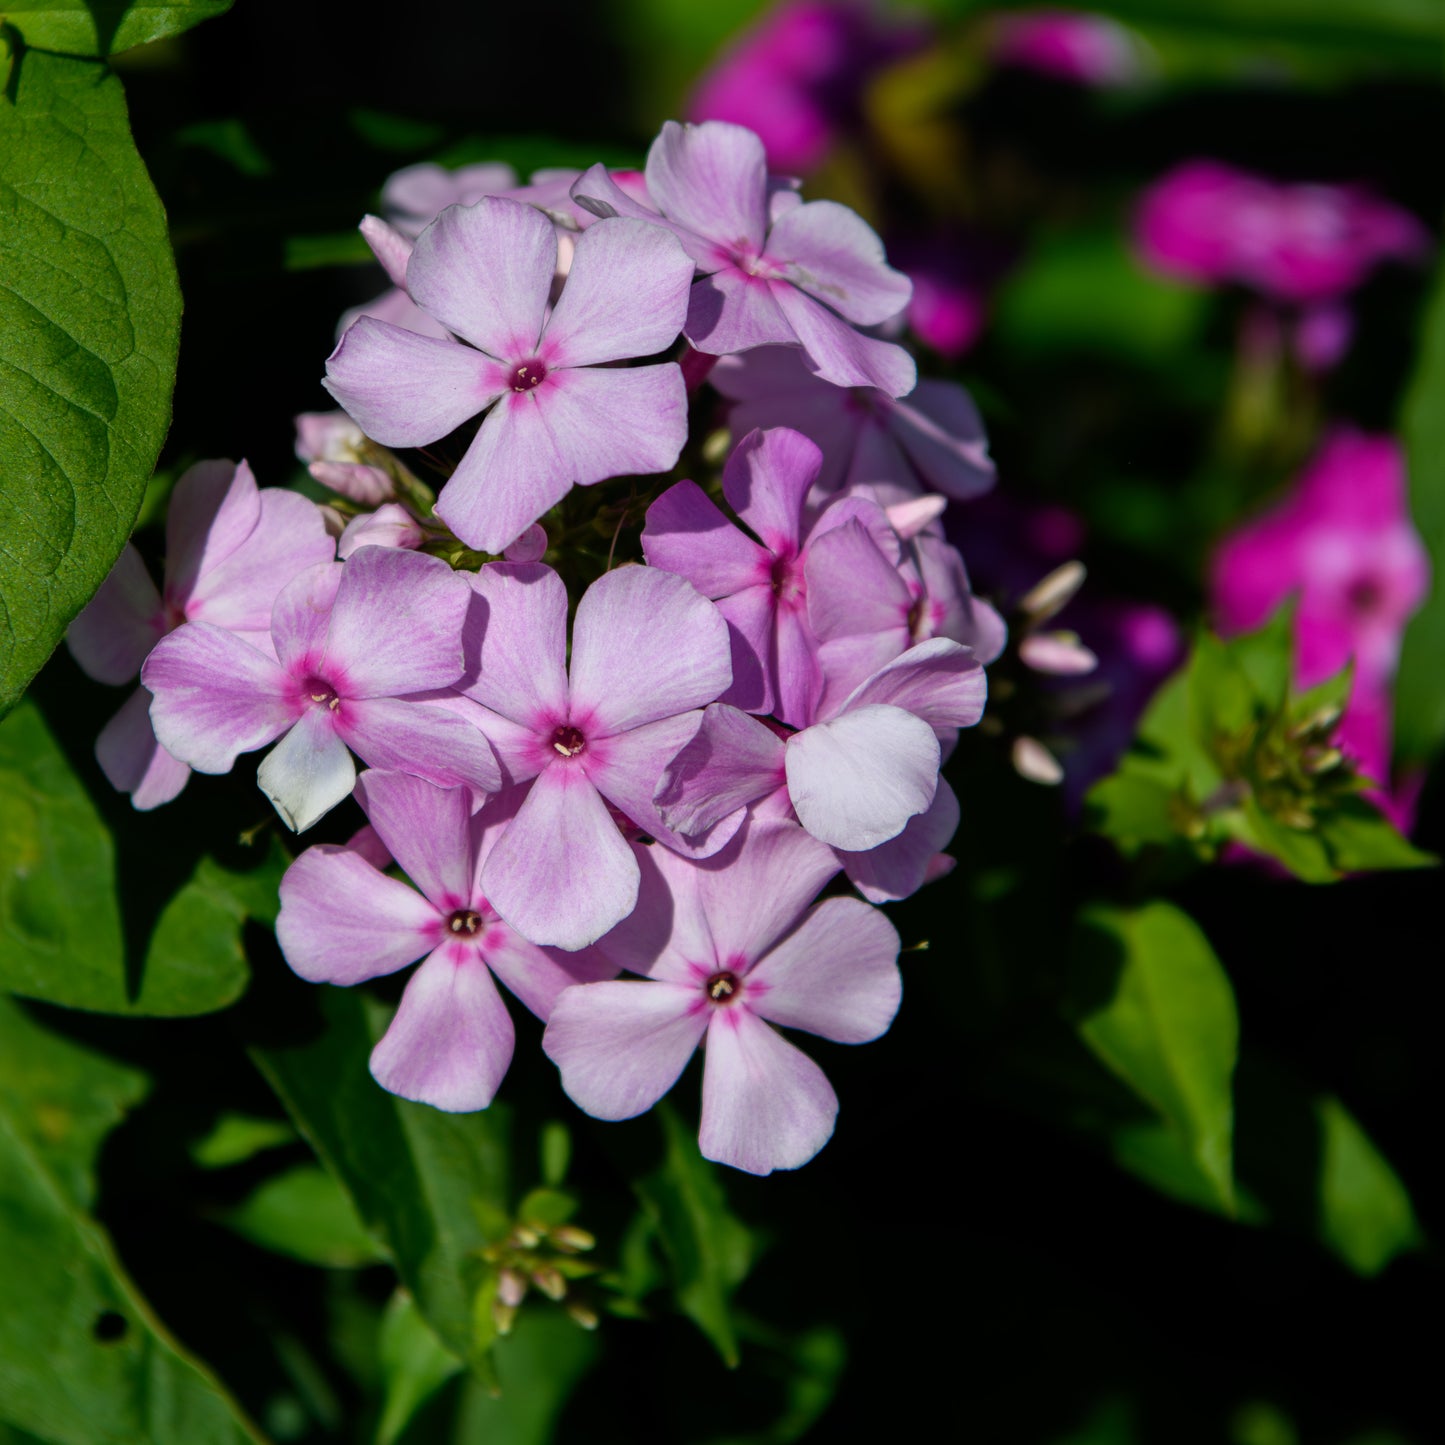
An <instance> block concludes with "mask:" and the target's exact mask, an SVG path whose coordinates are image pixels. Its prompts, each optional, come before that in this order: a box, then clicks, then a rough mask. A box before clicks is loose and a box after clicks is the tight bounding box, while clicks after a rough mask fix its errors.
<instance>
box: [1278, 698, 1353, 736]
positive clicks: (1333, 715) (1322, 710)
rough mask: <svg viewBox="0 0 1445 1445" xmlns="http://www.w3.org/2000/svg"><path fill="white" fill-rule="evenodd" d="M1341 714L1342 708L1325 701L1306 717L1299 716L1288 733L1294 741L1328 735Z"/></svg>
mask: <svg viewBox="0 0 1445 1445" xmlns="http://www.w3.org/2000/svg"><path fill="white" fill-rule="evenodd" d="M1343 716H1344V710H1343V709H1342V708H1340V707H1338V706H1336V705H1335V704H1334V703H1327V704H1326V705H1325V706H1324V707H1319V708H1316V709H1315V710H1314V712H1312V713H1310V715H1309V716H1308V717H1305V718H1301V719H1300V721H1299V722H1297V723H1296V724H1295V725H1294V726H1293V727H1292V728H1291V729H1290V730H1289V735H1290V737H1291V739H1292V740H1294V741H1295V742H1299V741H1301V740H1302V739H1304V738H1309V737H1316V738H1323V737H1328V736H1329V735H1330V734H1331V733H1332V732H1334V730H1335V727H1336V726H1337V725H1338V723H1339V721H1340V719H1341V718H1342V717H1343Z"/></svg>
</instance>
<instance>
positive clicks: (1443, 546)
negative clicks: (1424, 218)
mask: <svg viewBox="0 0 1445 1445" xmlns="http://www.w3.org/2000/svg"><path fill="white" fill-rule="evenodd" d="M1401 431H1402V434H1403V436H1404V441H1405V466H1406V469H1407V471H1408V473H1409V478H1410V510H1411V511H1412V512H1413V513H1414V518H1415V526H1416V527H1417V528H1418V529H1419V532H1420V536H1421V538H1422V539H1423V540H1424V543H1425V548H1426V550H1427V551H1428V552H1429V554H1430V564H1431V568H1432V570H1433V572H1434V583H1433V585H1432V587H1431V591H1430V596H1429V598H1428V599H1427V600H1426V602H1425V605H1424V607H1422V608H1421V609H1420V611H1419V613H1418V614H1417V615H1416V617H1415V619H1414V621H1413V622H1411V624H1410V626H1409V628H1408V629H1407V630H1406V632H1405V645H1404V649H1403V651H1402V653H1401V656H1400V678H1399V682H1398V684H1397V686H1396V689H1395V739H1396V746H1397V747H1398V749H1399V751H1400V754H1401V756H1403V757H1406V758H1409V759H1411V760H1413V761H1416V762H1423V761H1424V760H1425V759H1427V758H1428V757H1429V756H1430V755H1431V754H1432V753H1433V752H1435V750H1436V749H1437V748H1438V747H1439V746H1440V744H1441V742H1442V741H1445V687H1441V685H1440V679H1441V678H1442V677H1445V266H1442V267H1441V268H1440V271H1439V273H1438V274H1437V275H1436V277H1435V291H1434V294H1433V296H1432V297H1431V299H1430V305H1429V307H1428V309H1427V310H1426V312H1425V321H1424V327H1423V330H1422V331H1421V334H1420V354H1419V359H1418V361H1417V362H1416V363H1415V376H1414V379H1413V380H1412V381H1411V383H1410V390H1409V393H1408V394H1407V395H1406V397H1405V409H1404V413H1403V416H1402V418H1401Z"/></svg>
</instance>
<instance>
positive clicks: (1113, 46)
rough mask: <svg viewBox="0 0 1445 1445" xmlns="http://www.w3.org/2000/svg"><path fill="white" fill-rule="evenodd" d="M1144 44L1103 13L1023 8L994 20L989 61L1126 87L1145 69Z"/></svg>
mask: <svg viewBox="0 0 1445 1445" xmlns="http://www.w3.org/2000/svg"><path fill="white" fill-rule="evenodd" d="M1145 54H1146V52H1145V50H1144V47H1143V43H1142V42H1141V41H1140V40H1139V38H1138V36H1136V35H1135V34H1134V33H1133V32H1132V31H1130V30H1126V29H1125V28H1124V26H1122V25H1120V24H1119V23H1118V22H1117V21H1114V20H1110V19H1108V18H1106V17H1105V16H1103V15H1091V14H1089V13H1088V12H1087V11H1082V10H1054V9H1041V10H1023V11H1017V12H1015V13H1013V14H1010V15H1001V16H998V17H997V18H996V19H995V20H994V22H993V58H994V61H995V62H996V63H997V64H999V65H1016V66H1019V67H1021V68H1023V69H1026V70H1035V71H1038V72H1039V73H1040V74H1041V75H1051V76H1054V77H1056V78H1057V79H1059V80H1071V81H1075V82H1077V83H1078V84H1080V85H1099V86H1111V85H1128V84H1129V83H1130V82H1131V81H1134V80H1137V79H1138V78H1139V76H1140V74H1141V73H1142V71H1143V70H1144V68H1145Z"/></svg>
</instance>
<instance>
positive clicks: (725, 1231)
mask: <svg viewBox="0 0 1445 1445" xmlns="http://www.w3.org/2000/svg"><path fill="white" fill-rule="evenodd" d="M654 1112H655V1113H656V1115H657V1117H658V1118H659V1119H660V1120H661V1123H662V1132H663V1138H664V1140H665V1143H666V1152H665V1153H664V1155H663V1160H662V1163H661V1165H659V1166H658V1168H657V1169H655V1170H654V1171H653V1172H652V1173H651V1174H648V1175H646V1176H644V1177H643V1178H641V1179H639V1180H637V1182H636V1183H635V1185H634V1188H635V1189H636V1191H637V1196H638V1198H639V1199H640V1200H641V1201H642V1206H643V1208H644V1209H646V1210H647V1212H648V1214H649V1215H650V1216H651V1218H652V1219H653V1221H654V1223H655V1224H656V1226H657V1233H658V1237H659V1238H660V1239H661V1241H662V1247H663V1250H664V1251H665V1253H666V1254H667V1259H668V1263H669V1265H670V1266H671V1270H672V1281H673V1291H674V1293H675V1294H676V1296H677V1303H678V1307H679V1308H680V1309H681V1310H682V1311H683V1313H684V1314H686V1315H687V1316H688V1318H689V1319H691V1320H692V1321H693V1322H694V1323H695V1324H696V1325H697V1327H698V1328H699V1329H700V1330H701V1331H702V1332H703V1334H705V1335H706V1336H707V1337H708V1339H710V1340H711V1341H712V1342H713V1344H714V1345H715V1346H716V1347H717V1351H718V1353H719V1354H720V1355H721V1356H722V1357H723V1359H724V1360H725V1361H726V1362H727V1363H728V1364H729V1365H736V1364H737V1362H738V1340H737V1331H736V1329H735V1328H734V1326H733V1318H732V1311H731V1305H730V1301H731V1298H732V1292H733V1290H734V1289H736V1288H737V1286H738V1285H739V1284H741V1283H742V1280H743V1277H744V1276H745V1275H746V1274H747V1272H748V1266H749V1264H750V1263H751V1262H752V1239H751V1237H750V1236H749V1234H748V1231H747V1229H746V1228H745V1227H744V1226H743V1224H742V1223H741V1222H740V1221H739V1220H738V1218H737V1217H736V1216H735V1215H734V1214H732V1213H731V1212H730V1211H729V1210H728V1207H727V1198H726V1196H725V1195H724V1194H723V1190H722V1185H721V1184H720V1183H719V1182H718V1177H717V1169H716V1168H715V1167H714V1166H713V1165H712V1164H709V1163H708V1161H707V1160H706V1159H704V1158H703V1157H702V1155H701V1154H700V1153H699V1152H698V1147H697V1137H696V1135H694V1133H693V1131H692V1130H691V1129H689V1128H688V1127H687V1125H686V1124H684V1123H683V1122H682V1120H681V1119H680V1118H679V1117H678V1116H677V1113H676V1111H675V1110H674V1109H673V1108H672V1107H671V1105H669V1104H667V1103H662V1104H659V1105H658V1106H657V1108H656V1109H655V1110H654Z"/></svg>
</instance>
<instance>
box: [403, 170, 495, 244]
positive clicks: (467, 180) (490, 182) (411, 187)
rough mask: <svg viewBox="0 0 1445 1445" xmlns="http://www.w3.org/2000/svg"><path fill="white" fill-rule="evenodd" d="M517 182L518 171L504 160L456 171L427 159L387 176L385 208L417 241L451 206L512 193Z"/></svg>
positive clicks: (466, 204) (412, 238)
mask: <svg viewBox="0 0 1445 1445" xmlns="http://www.w3.org/2000/svg"><path fill="white" fill-rule="evenodd" d="M516 185H517V173H516V171H514V170H513V169H512V168H511V166H509V165H507V164H506V163H505V162H503V161H481V162H479V163H478V164H476V165H470V166H458V167H457V168H456V169H455V170H448V169H447V167H445V166H439V165H437V164H435V163H434V162H430V161H424V162H422V163H420V164H419V165H414V166H403V167H402V169H401V170H399V171H393V172H392V174H391V175H389V176H388V177H387V178H386V181H385V183H384V184H383V185H382V188H381V208H382V210H383V212H384V213H385V215H386V219H387V220H388V221H389V222H390V223H391V224H392V225H393V226H394V227H396V229H397V230H398V231H400V232H401V234H402V235H403V236H406V237H409V238H410V239H411V240H413V241H414V240H416V238H417V237H418V236H419V235H421V233H422V232H423V231H424V230H426V228H427V227H428V226H429V225H431V223H432V222H433V221H434V220H436V218H437V217H438V216H439V215H441V213H442V212H443V211H444V210H446V208H447V207H448V206H471V205H475V204H476V203H477V202H478V201H480V200H481V199H482V197H483V196H505V195H509V194H510V193H511V192H512V191H513V190H514V189H515V188H516Z"/></svg>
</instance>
